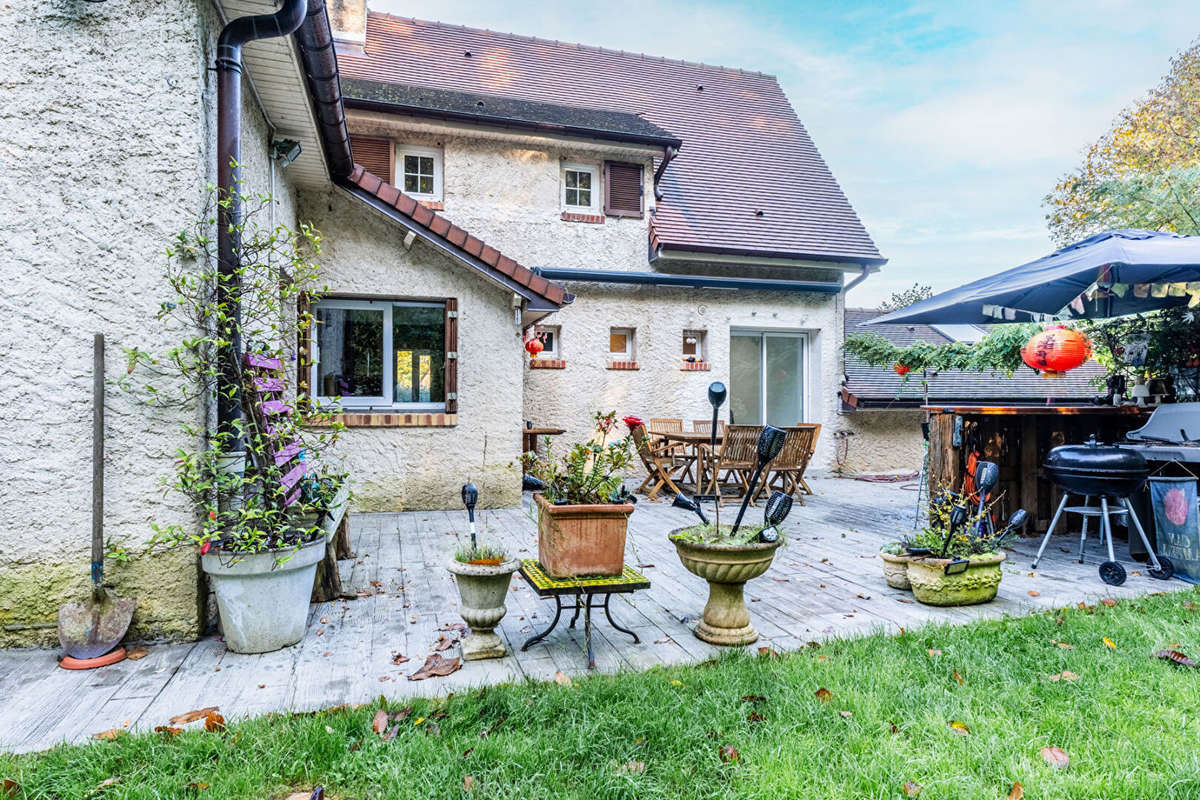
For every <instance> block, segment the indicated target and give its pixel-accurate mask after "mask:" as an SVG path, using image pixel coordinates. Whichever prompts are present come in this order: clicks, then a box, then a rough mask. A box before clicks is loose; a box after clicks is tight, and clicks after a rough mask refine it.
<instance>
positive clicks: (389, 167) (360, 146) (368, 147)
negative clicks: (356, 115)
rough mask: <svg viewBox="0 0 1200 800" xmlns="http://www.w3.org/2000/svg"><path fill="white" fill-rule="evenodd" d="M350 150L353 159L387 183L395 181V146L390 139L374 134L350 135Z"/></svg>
mask: <svg viewBox="0 0 1200 800" xmlns="http://www.w3.org/2000/svg"><path fill="white" fill-rule="evenodd" d="M350 150H351V152H352V153H354V160H355V161H356V162H358V163H359V164H362V165H363V167H364V168H365V169H366V170H367V171H368V172H372V173H374V174H375V175H376V176H378V177H380V178H383V179H384V180H385V181H387V182H388V183H395V182H396V171H395V159H396V147H395V146H394V145H393V144H392V140H391V139H381V138H378V137H375V136H351V137H350Z"/></svg>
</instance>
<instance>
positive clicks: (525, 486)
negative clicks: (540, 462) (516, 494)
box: [521, 472, 546, 492]
mask: <svg viewBox="0 0 1200 800" xmlns="http://www.w3.org/2000/svg"><path fill="white" fill-rule="evenodd" d="M545 488H546V482H545V481H544V480H542V479H541V478H538V477H536V476H534V475H530V474H529V473H528V472H526V473H525V474H524V475H522V476H521V489H522V490H523V491H526V492H540V491H543V490H544V489H545Z"/></svg>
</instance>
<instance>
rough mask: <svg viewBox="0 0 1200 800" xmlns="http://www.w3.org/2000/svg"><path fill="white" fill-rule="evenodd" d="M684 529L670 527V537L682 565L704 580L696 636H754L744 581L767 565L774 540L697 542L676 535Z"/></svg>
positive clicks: (732, 640) (730, 640)
mask: <svg viewBox="0 0 1200 800" xmlns="http://www.w3.org/2000/svg"><path fill="white" fill-rule="evenodd" d="M682 530H684V528H678V529H676V530H673V531H671V534H670V537H669V538H670V539H671V542H672V543H673V544H674V545H675V552H676V553H677V554H678V555H679V560H680V562H682V564H683V566H684V568H685V569H686V570H687V571H688V572H690V573H692V574H693V575H696V576H697V577H700V578H703V579H704V580H706V581H708V602H707V603H706V604H705V606H704V618H703V619H702V620H701V621H700V622H699V623H698V624H697V625H696V628H695V630H694V631H693V633H695V634H696V638H698V639H703V640H704V641H706V642H709V643H710V644H720V645H744V644H750V643H751V642H754V641H757V640H758V631H756V630H755V629H754V626H753V625H751V624H750V610H749V609H747V608H746V598H745V586H746V581H748V580H750V579H752V578H757V577H758V576H759V575H762V574H763V573H764V572H766V571H767V569H768V568H769V567H770V566H771V561H772V560H773V559H774V558H775V550H776V549H778V548H779V546H780V545H782V544H783V538H782V537H780V539H779V540H778V541H774V542H769V543H762V544H749V545H728V544H724V545H722V544H697V543H696V542H688V541H684V540H682V539H679V538H676V535H677V534H678V533H679V532H680V531H682Z"/></svg>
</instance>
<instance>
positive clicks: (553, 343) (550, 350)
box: [538, 325, 560, 360]
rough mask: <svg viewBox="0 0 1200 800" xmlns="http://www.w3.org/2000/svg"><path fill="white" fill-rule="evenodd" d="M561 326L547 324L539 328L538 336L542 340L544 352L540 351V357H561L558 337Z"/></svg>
mask: <svg viewBox="0 0 1200 800" xmlns="http://www.w3.org/2000/svg"><path fill="white" fill-rule="evenodd" d="M559 331H560V328H559V327H558V326H557V325H555V326H552V327H551V326H547V327H544V328H538V336H540V337H541V340H542V352H540V353H538V358H545V359H548V360H554V359H557V358H559V355H558V339H559Z"/></svg>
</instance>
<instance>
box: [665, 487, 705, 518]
mask: <svg viewBox="0 0 1200 800" xmlns="http://www.w3.org/2000/svg"><path fill="white" fill-rule="evenodd" d="M671 506H672V507H673V508H682V509H683V510H684V511H691V512H692V513H693V514H695V515H696V516H698V517H699V518H700V521H701V522H703V523H704V524H705V525H707V524H708V517H706V516H704V509H702V508H701V507H700V504H699V503H697V502H696V501H695V500H693V499H691V498H690V497H686V496H684V495H682V494H677V495H675V499H674V500H672V501H671Z"/></svg>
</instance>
